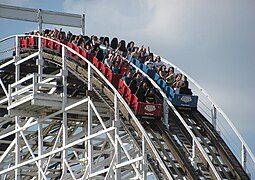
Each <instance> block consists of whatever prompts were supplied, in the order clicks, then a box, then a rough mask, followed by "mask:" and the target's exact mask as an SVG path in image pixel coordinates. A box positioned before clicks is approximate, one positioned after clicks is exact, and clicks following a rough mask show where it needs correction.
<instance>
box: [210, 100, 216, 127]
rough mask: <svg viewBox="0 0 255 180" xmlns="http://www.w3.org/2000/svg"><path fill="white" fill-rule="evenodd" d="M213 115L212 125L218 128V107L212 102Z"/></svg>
mask: <svg viewBox="0 0 255 180" xmlns="http://www.w3.org/2000/svg"><path fill="white" fill-rule="evenodd" d="M211 116H212V125H213V127H214V129H215V130H216V119H217V109H216V107H215V106H214V104H212V107H211Z"/></svg>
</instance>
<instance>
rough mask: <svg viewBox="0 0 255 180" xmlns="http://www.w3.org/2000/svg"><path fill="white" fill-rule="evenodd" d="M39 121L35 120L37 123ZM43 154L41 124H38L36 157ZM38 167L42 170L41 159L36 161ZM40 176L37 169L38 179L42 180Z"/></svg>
mask: <svg viewBox="0 0 255 180" xmlns="http://www.w3.org/2000/svg"><path fill="white" fill-rule="evenodd" d="M38 121H39V119H37V122H38ZM42 154H43V131H42V123H41V122H38V157H40V156H41V155H42ZM38 165H39V167H40V168H42V159H40V160H38ZM42 177H43V176H42V174H41V172H40V171H39V169H38V179H39V180H41V179H42Z"/></svg>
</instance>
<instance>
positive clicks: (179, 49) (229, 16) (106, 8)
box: [0, 0, 255, 152]
mask: <svg viewBox="0 0 255 180" xmlns="http://www.w3.org/2000/svg"><path fill="white" fill-rule="evenodd" d="M0 3H2V4H12V5H19V6H23V7H31V8H41V9H46V10H54V11H62V12H63V11H64V12H71V13H85V12H86V33H87V34H88V35H92V34H96V35H98V36H101V35H103V36H109V37H114V36H116V37H118V38H120V39H126V40H127V41H129V40H134V41H135V42H136V43H137V44H138V45H142V44H144V45H145V46H150V48H151V50H152V51H153V52H155V53H157V54H160V55H161V56H162V57H164V58H165V59H169V60H170V59H171V62H173V63H174V64H176V65H177V66H179V67H180V68H182V69H183V70H184V71H185V72H187V73H188V74H189V75H190V76H191V77H193V78H194V79H195V80H196V81H197V82H198V83H199V84H200V85H202V87H203V88H205V89H206V90H207V92H209V94H210V95H211V96H212V97H213V98H214V99H215V101H216V102H217V104H218V105H220V107H221V108H222V109H223V110H224V112H225V113H226V114H227V115H228V116H229V117H230V119H231V121H232V122H233V123H234V124H235V126H236V127H237V129H238V130H239V132H240V133H241V134H242V135H243V137H244V139H245V140H246V141H247V143H248V144H249V145H250V148H251V149H253V152H255V141H254V137H255V106H254V101H255V95H254V92H255V81H254V77H255V34H254V33H255V1H254V0H243V1H241V0H231V1H230V0H213V1H212V0H211V1H209V0H187V1H182V0H157V1H156V0H65V1H60V0H54V1H52V0H51V1H49V0H44V1H32V0H11V1H10V0H8V2H7V0H0ZM24 24H26V26H24ZM0 27H1V30H0V39H1V38H4V37H6V36H8V35H11V34H16V33H24V32H27V31H30V30H32V29H35V28H36V27H37V26H36V25H35V24H32V23H24V22H22V23H20V22H17V21H11V20H4V19H0ZM73 31H74V32H76V33H79V32H80V30H73Z"/></svg>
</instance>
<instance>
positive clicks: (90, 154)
mask: <svg viewBox="0 0 255 180" xmlns="http://www.w3.org/2000/svg"><path fill="white" fill-rule="evenodd" d="M91 71H92V69H91V66H90V65H89V66H88V91H91V90H92V72H91ZM89 94H90V93H88V136H90V135H91V134H92V107H91V104H90V103H91V97H90V95H89ZM92 165H93V144H92V139H89V140H88V166H89V167H88V175H90V174H92V172H93V170H92Z"/></svg>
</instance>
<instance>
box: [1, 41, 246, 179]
mask: <svg viewBox="0 0 255 180" xmlns="http://www.w3.org/2000/svg"><path fill="white" fill-rule="evenodd" d="M14 37H15V36H14ZM7 39H11V38H7ZM17 39H18V38H16V41H15V42H18V41H17ZM39 39H40V38H39ZM0 42H1V41H0ZM2 42H4V41H3V40H2ZM55 43H58V44H60V43H59V42H55ZM39 44H40V41H39ZM60 45H61V47H62V53H58V52H55V51H53V50H52V49H42V48H41V47H40V46H39V48H38V49H34V48H32V49H30V48H28V49H25V50H22V51H20V49H19V45H18V43H16V52H15V56H13V57H9V58H6V59H5V60H3V61H1V64H0V70H1V72H0V78H1V82H2V83H1V87H2V88H1V92H0V95H1V97H0V98H1V99H0V102H1V124H0V128H1V132H0V143H1V146H0V155H1V156H0V177H1V179H15V178H16V179H33V178H34V179H37V178H38V179H114V178H115V179H146V178H147V172H152V173H153V174H154V175H155V177H156V178H157V179H250V177H249V176H248V175H247V173H246V172H245V170H244V169H243V168H242V166H241V164H240V163H239V161H238V160H237V158H236V157H235V155H234V154H233V153H232V151H231V150H230V148H229V147H228V145H227V144H226V143H225V142H224V140H223V139H222V138H221V136H220V135H219V134H218V132H217V131H216V130H215V128H214V127H213V126H212V125H211V123H210V122H209V121H208V120H207V119H206V118H205V117H204V116H203V115H202V114H201V113H200V112H199V111H198V110H194V109H193V110H187V109H175V107H173V105H172V104H171V102H170V101H169V100H167V98H166V103H165V106H166V107H168V108H167V109H168V112H167V111H166V112H167V116H164V118H165V117H167V118H168V119H167V121H166V119H164V118H163V120H162V121H161V120H160V119H158V120H156V121H147V120H143V121H139V120H138V119H137V117H135V115H134V113H133V112H132V110H131V109H130V108H129V107H128V105H127V104H126V103H125V101H124V99H123V98H122V97H121V96H120V95H119V93H118V91H117V90H116V89H115V88H114V87H113V86H112V85H111V84H110V83H109V82H108V81H107V79H106V78H105V77H104V76H103V74H102V73H101V72H100V71H99V70H98V69H96V68H95V67H94V66H93V65H92V63H91V62H89V61H88V60H87V59H85V58H84V57H83V56H82V55H81V54H78V53H77V52H75V51H74V50H73V49H70V48H69V47H67V46H65V45H63V44H60ZM66 51H70V52H72V53H73V54H74V56H66V54H65V52H66ZM35 53H37V54H36V55H35ZM77 57H78V58H80V59H82V60H83V63H82V62H81V60H78V59H77ZM37 59H39V60H37ZM40 60H43V63H41V62H39V61H40ZM84 62H85V63H84ZM40 68H42V69H43V70H42V69H40ZM40 72H41V74H40ZM42 72H43V73H42ZM17 73H19V76H17ZM144 75H145V76H147V75H146V74H144ZM60 77H61V78H62V83H63V84H64V86H62V87H60V92H58V88H59V86H58V82H57V79H58V78H60ZM148 79H150V78H149V77H148ZM150 80H151V79H150ZM151 81H152V80H151ZM152 84H153V85H154V86H155V87H156V88H159V87H158V86H157V85H156V84H155V83H153V82H152ZM8 86H9V88H8V90H7V88H6V87H8ZM11 88H13V90H12V91H11ZM35 88H37V89H36V91H35V90H34V89H35ZM32 92H33V93H34V94H33V98H32V99H31V101H27V99H26V97H28V96H29V97H30V96H31V95H30V94H29V93H32ZM160 92H161V93H162V95H163V97H164V98H165V95H164V94H163V92H162V91H160ZM36 95H38V96H36ZM40 95H41V96H40ZM47 96H49V97H50V98H47ZM36 98H37V99H36ZM40 98H41V99H40ZM53 99H54V100H53ZM45 103H46V104H45ZM47 103H49V104H47ZM51 103H52V105H51ZM16 104H17V105H16ZM166 107H165V108H166ZM7 110H8V111H7ZM165 122H168V125H169V126H166V125H165Z"/></svg>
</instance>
